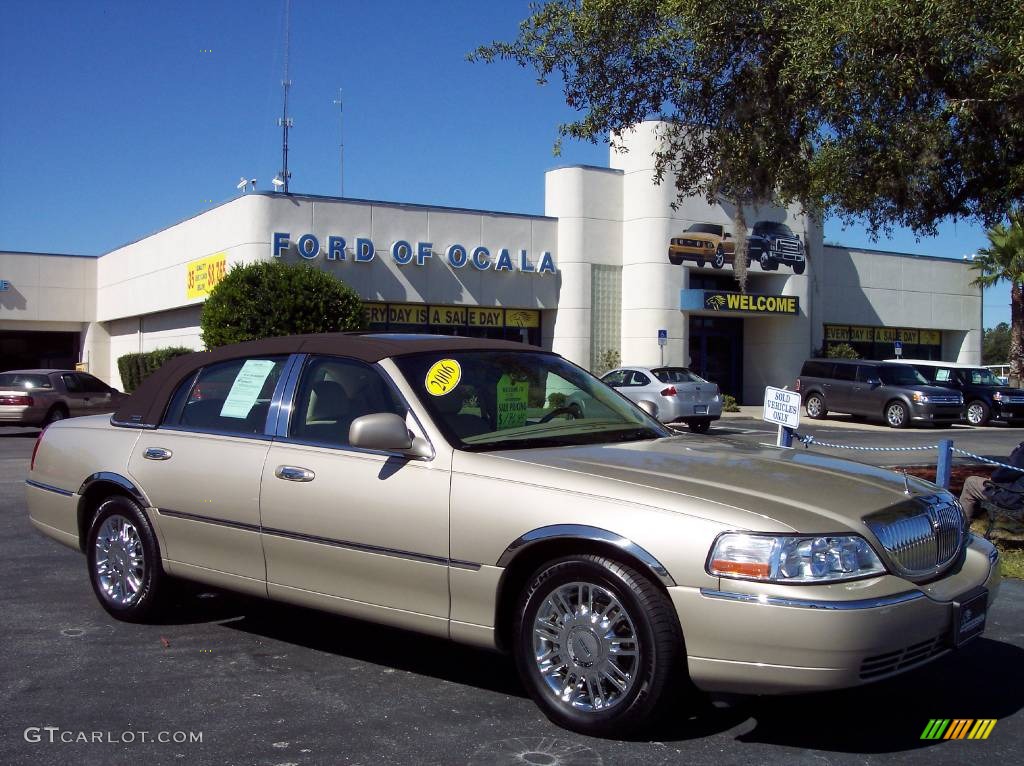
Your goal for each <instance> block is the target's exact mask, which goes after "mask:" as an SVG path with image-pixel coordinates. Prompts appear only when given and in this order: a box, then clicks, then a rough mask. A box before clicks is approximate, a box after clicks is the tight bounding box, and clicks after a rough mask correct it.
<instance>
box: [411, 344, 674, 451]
mask: <svg viewBox="0 0 1024 766" xmlns="http://www.w3.org/2000/svg"><path fill="white" fill-rule="evenodd" d="M395 364H396V365H397V366H398V368H399V370H401V372H402V374H403V375H404V376H405V378H406V380H407V381H408V382H409V385H410V386H411V387H412V388H413V390H414V391H416V394H417V396H418V397H419V399H420V401H421V402H422V403H423V405H424V407H426V409H427V411H428V412H429V413H430V416H431V418H433V420H434V422H435V423H437V424H438V427H440V429H441V430H442V431H443V432H444V434H445V436H446V437H447V438H448V440H449V441H450V442H451V443H452V444H453V445H455V446H456V447H457V448H459V449H462V450H467V451H472V452H486V451H491V450H504V449H527V448H531V447H563V446H570V445H579V444H599V443H606V442H627V441H639V440H642V439H659V438H662V437H665V436H671V435H672V434H671V432H670V431H669V430H668V429H666V428H665V427H664V426H662V425H661V424H660V423H659V422H658V421H657V420H655V419H654V418H652V417H650V416H649V415H647V414H646V413H645V412H643V411H642V410H640V409H639V408H638V407H636V405H634V404H633V403H632V402H630V401H629V400H627V399H626V398H625V397H623V396H621V395H620V394H618V393H616V392H615V391H614V390H613V389H611V388H609V387H608V386H606V385H605V384H604V383H602V382H601V381H599V380H598V379H597V378H595V377H593V376H592V375H591V374H590V373H588V372H586V371H584V370H582V369H580V368H579V367H577V366H576V365H574V364H572V363H570V362H568V361H566V360H565V359H562V358H561V357H559V356H555V355H554V354H545V353H541V352H532V351H522V352H520V351H511V352H510V351H452V352H450V353H447V354H445V353H437V352H434V353H430V354H415V355H411V356H403V357H398V358H397V359H395Z"/></svg>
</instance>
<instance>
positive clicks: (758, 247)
mask: <svg viewBox="0 0 1024 766" xmlns="http://www.w3.org/2000/svg"><path fill="white" fill-rule="evenodd" d="M755 260H756V261H758V262H759V263H760V264H761V269H762V270H763V271H775V270H776V269H777V268H779V264H780V263H784V264H786V265H787V266H790V267H791V268H792V269H793V273H794V274H803V273H804V269H805V268H806V267H807V258H806V254H805V253H804V243H803V242H801V241H800V237H798V236H797V235H796V234H794V233H793V230H792V229H790V228H789V227H788V226H787V225H786V224H784V223H776V222H775V221H758V222H757V223H755V224H754V228H753V230H752V231H751V233H750V238H749V239H748V240H747V265H749V264H750V263H751V262H753V261H755Z"/></svg>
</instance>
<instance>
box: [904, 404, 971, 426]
mask: <svg viewBox="0 0 1024 766" xmlns="http://www.w3.org/2000/svg"><path fill="white" fill-rule="evenodd" d="M962 412H963V406H962V405H959V404H933V403H931V402H921V403H918V402H914V403H913V404H911V406H910V419H911V420H916V421H919V422H925V423H956V422H959V420H960V415H961V413H962Z"/></svg>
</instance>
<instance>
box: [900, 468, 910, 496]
mask: <svg viewBox="0 0 1024 766" xmlns="http://www.w3.org/2000/svg"><path fill="white" fill-rule="evenodd" d="M902 470H903V494H904V495H909V494H910V477H909V476H907V469H906V468H904V469H902Z"/></svg>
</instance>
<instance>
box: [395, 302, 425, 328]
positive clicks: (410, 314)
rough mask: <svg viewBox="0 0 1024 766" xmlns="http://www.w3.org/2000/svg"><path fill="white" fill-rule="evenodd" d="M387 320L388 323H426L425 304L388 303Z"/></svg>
mask: <svg viewBox="0 0 1024 766" xmlns="http://www.w3.org/2000/svg"><path fill="white" fill-rule="evenodd" d="M388 322H389V323H390V324H426V323H427V307H426V306H402V305H396V304H389V305H388Z"/></svg>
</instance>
